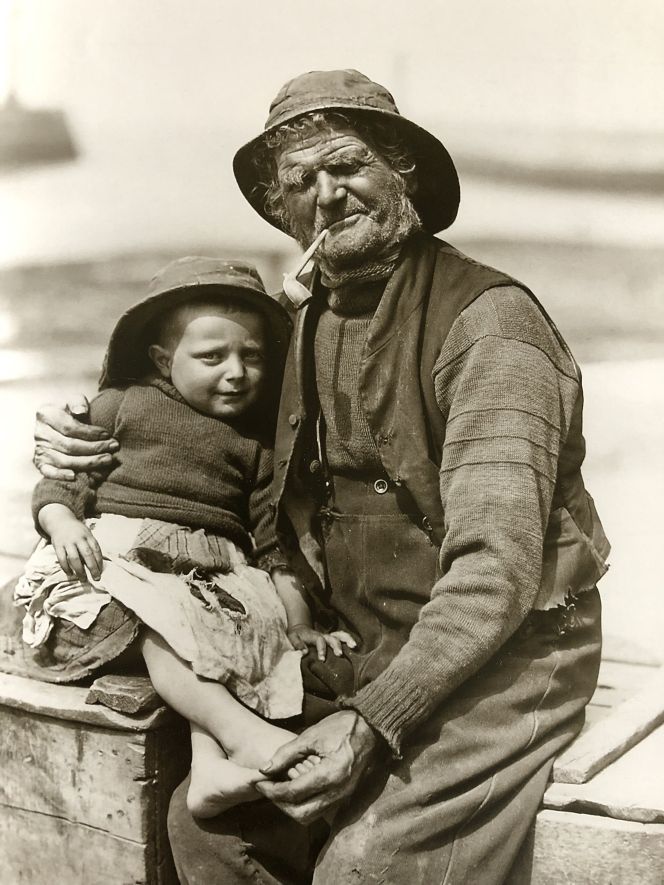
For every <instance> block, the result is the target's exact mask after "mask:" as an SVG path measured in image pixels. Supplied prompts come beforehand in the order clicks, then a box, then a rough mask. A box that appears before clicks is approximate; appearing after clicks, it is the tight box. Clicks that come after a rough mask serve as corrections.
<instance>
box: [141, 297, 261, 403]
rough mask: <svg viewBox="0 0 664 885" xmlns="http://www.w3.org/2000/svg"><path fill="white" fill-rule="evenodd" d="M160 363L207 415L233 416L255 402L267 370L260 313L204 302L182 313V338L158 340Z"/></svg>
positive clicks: (190, 401) (183, 392)
mask: <svg viewBox="0 0 664 885" xmlns="http://www.w3.org/2000/svg"><path fill="white" fill-rule="evenodd" d="M155 347H156V350H158V351H161V354H159V355H157V354H155V353H152V354H151V355H152V358H153V360H154V361H155V363H156V365H157V368H158V369H159V371H160V372H161V374H162V375H164V376H165V377H170V380H171V383H172V384H173V386H174V387H175V388H176V390H178V391H179V393H180V394H181V395H182V396H183V397H184V399H185V400H186V401H187V402H188V403H189V405H190V406H193V408H194V409H197V410H198V411H199V412H203V413H204V414H206V415H211V416H212V417H214V418H222V419H232V418H236V417H237V416H239V415H241V414H242V413H243V412H245V411H246V410H247V409H248V408H249V407H250V406H252V405H253V404H254V403H255V402H256V400H257V399H258V396H259V394H260V391H261V384H262V381H263V376H264V374H265V336H264V332H263V321H262V318H261V317H260V316H259V315H257V314H255V313H252V312H251V311H244V310H240V309H237V310H232V311H230V312H227V313H224V309H223V308H222V307H221V306H220V307H218V308H214V307H212V308H205V309H204V310H202V311H194V312H192V313H190V314H189V315H186V316H185V317H183V330H182V335H181V337H180V339H179V341H178V342H177V343H175V344H173V345H172V346H171V347H170V348H164V347H159V346H155Z"/></svg>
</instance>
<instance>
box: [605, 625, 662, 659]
mask: <svg viewBox="0 0 664 885" xmlns="http://www.w3.org/2000/svg"><path fill="white" fill-rule="evenodd" d="M602 660H606V661H621V662H622V663H625V664H645V665H646V666H648V667H661V666H662V664H663V663H664V660H662V656H661V655H659V656H657V655H656V654H655V653H654V652H652V651H651V650H650V649H648V648H644V647H643V646H642V645H640V644H639V643H636V642H634V641H633V640H631V639H628V638H627V637H625V636H615V635H612V634H610V633H609V634H605V635H604V637H603V639H602Z"/></svg>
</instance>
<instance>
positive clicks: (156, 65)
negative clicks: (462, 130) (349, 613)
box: [5, 0, 664, 138]
mask: <svg viewBox="0 0 664 885" xmlns="http://www.w3.org/2000/svg"><path fill="white" fill-rule="evenodd" d="M5 6H7V2H6V0H5ZM14 7H15V10H16V13H15V29H14V35H15V45H16V48H17V58H16V78H17V80H18V83H19V87H20V90H21V93H22V95H24V97H25V98H26V100H27V99H29V100H31V101H34V102H44V103H58V104H64V105H65V106H66V107H67V108H68V109H69V110H70V112H71V113H72V115H74V116H75V118H76V121H77V123H78V125H79V126H80V127H83V128H84V129H85V130H86V131H87V132H89V135H90V138H93V137H94V134H95V132H96V131H99V130H100V129H106V128H107V127H112V128H114V129H115V130H116V131H117V128H118V127H122V128H125V127H128V126H132V127H134V126H138V127H140V128H144V129H146V130H147V129H150V128H153V127H155V126H166V127H167V128H168V129H177V128H178V127H180V126H182V125H189V126H196V127H198V126H201V125H202V124H203V122H204V121H205V119H206V118H207V120H208V125H209V120H210V119H214V121H215V123H217V124H218V123H219V122H220V121H221V120H226V122H227V123H229V122H230V123H231V126H232V127H233V128H236V127H237V128H239V129H242V130H246V132H247V134H248V135H249V134H252V133H253V131H254V130H255V128H256V126H257V125H260V124H262V122H263V120H264V117H265V113H266V109H267V106H268V104H269V101H270V100H271V98H272V97H273V95H274V93H275V91H276V89H277V88H278V87H279V85H280V84H281V83H282V82H284V81H285V80H286V79H288V78H290V77H291V76H293V75H295V74H297V73H299V72H301V71H303V70H311V69H314V68H334V67H357V68H359V69H361V70H363V71H365V72H366V73H368V74H369V75H370V76H372V77H373V78H374V79H378V80H379V81H383V82H384V83H385V84H386V85H388V86H389V87H391V88H392V89H393V91H394V92H395V95H396V97H397V100H398V102H399V104H400V105H401V110H402V112H406V113H411V114H413V115H415V116H418V117H419V118H420V119H422V118H423V117H435V118H438V119H441V120H443V121H448V122H450V123H451V124H455V123H465V122H476V123H481V124H487V125H493V124H496V125H501V126H503V125H507V124H511V123H514V124H518V125H523V124H526V125H527V124H533V125H537V126H544V127H549V128H556V127H560V126H562V127H565V128H575V127H581V128H593V127H596V128H601V129H608V130H612V129H624V128H628V129H640V128H643V129H646V130H648V129H652V128H653V127H657V128H661V129H664V120H663V115H662V113H661V95H662V84H663V83H664V52H663V51H662V46H664V11H663V10H664V4H663V3H662V2H661V0H438V2H434V0H409V2H404V0H398V2H394V0H375V2H374V0H332V2H331V0H285V2H284V0H281V2H268V0H264V2H257V0H241V2H229V0H225V2H224V0H15V2H14ZM5 79H6V78H5Z"/></svg>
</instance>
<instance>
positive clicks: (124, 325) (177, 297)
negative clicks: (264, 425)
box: [99, 256, 291, 389]
mask: <svg viewBox="0 0 664 885" xmlns="http://www.w3.org/2000/svg"><path fill="white" fill-rule="evenodd" d="M229 298H231V299H232V300H233V301H234V302H236V303H237V302H240V303H241V304H242V303H243V304H246V306H247V309H248V310H252V311H256V312H257V313H260V314H262V315H263V317H264V318H265V324H266V341H267V345H268V348H269V351H270V357H271V363H272V365H271V369H273V371H271V372H270V373H269V375H270V377H273V378H276V379H279V381H280V379H281V370H282V368H283V364H284V362H285V358H286V351H287V349H288V342H289V339H290V332H291V321H290V318H289V316H288V314H287V312H286V310H285V309H284V308H283V307H282V306H281V304H279V302H278V301H277V300H276V298H273V297H272V296H271V295H268V294H267V292H266V291H265V287H264V285H263V281H262V280H261V278H260V275H259V273H258V271H257V270H256V268H255V267H254V266H253V265H251V264H246V263H245V262H243V261H239V260H227V259H224V258H206V257H201V256H188V257H186V258H178V259H177V260H176V261H171V263H170V264H167V265H166V267H164V268H162V269H161V270H160V271H159V272H158V273H157V274H155V276H154V277H153V278H152V280H151V281H150V286H149V289H148V295H147V297H146V298H143V300H142V301H139V302H138V303H137V304H134V305H133V306H132V307H130V308H129V309H128V310H127V311H125V313H124V314H123V315H122V316H121V317H120V319H119V320H118V322H117V323H116V326H115V328H114V329H113V332H112V333H111V337H110V340H109V342H108V350H107V351H106V358H105V360H104V368H103V370H102V375H101V378H100V381H99V387H100V389H103V388H105V387H126V386H127V385H128V384H132V383H135V382H138V381H140V380H142V379H143V378H145V377H146V376H147V375H149V374H150V373H151V372H153V371H154V364H153V363H152V361H151V359H150V357H149V355H148V345H149V344H152V343H153V339H152V338H151V333H154V324H155V323H156V322H157V321H159V320H160V319H161V318H162V317H163V316H165V315H166V313H168V312H170V311H171V310H173V309H174V308H176V307H179V306H180V305H182V304H186V303H188V302H193V301H209V302H211V301H219V303H220V304H221V305H223V304H224V303H227V302H228V300H229Z"/></svg>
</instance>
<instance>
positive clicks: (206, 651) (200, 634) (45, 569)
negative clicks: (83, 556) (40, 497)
mask: <svg viewBox="0 0 664 885" xmlns="http://www.w3.org/2000/svg"><path fill="white" fill-rule="evenodd" d="M143 522H144V521H143V520H141V519H130V518H128V517H124V516H117V515H114V514H108V515H103V516H101V517H99V518H98V519H96V520H88V521H87V525H88V526H89V527H90V529H91V530H92V532H93V534H94V535H95V537H96V539H97V541H98V543H99V546H100V547H101V549H102V552H103V554H104V569H103V571H102V575H101V579H100V580H99V581H93V580H92V579H91V578H90V579H89V580H88V581H86V582H79V581H72V580H71V579H69V578H67V577H66V576H65V575H64V573H63V572H62V571H61V570H60V567H59V565H58V564H57V558H56V557H55V551H54V550H53V547H52V546H51V545H50V544H40V547H39V548H38V549H37V550H36V551H35V553H34V554H33V556H32V557H31V558H30V561H29V562H28V566H26V572H25V575H24V578H23V579H21V581H20V582H19V585H20V590H19V588H18V587H17V592H16V594H15V598H16V602H17V604H23V605H26V604H27V609H26V619H25V620H24V636H28V637H33V643H34V642H36V644H39V642H40V641H41V642H43V641H45V638H46V637H47V636H48V632H50V629H51V626H50V625H49V624H48V623H47V622H49V621H50V624H52V622H53V618H54V617H67V618H68V619H69V620H73V617H72V614H74V613H75V609H76V606H79V607H80V608H81V609H85V611H84V612H82V613H80V614H79V615H76V616H77V617H79V620H80V618H86V619H87V623H88V626H89V624H91V623H93V622H94V619H95V617H96V616H97V614H98V612H99V610H100V609H101V607H102V606H103V605H104V604H106V602H108V601H109V600H110V599H111V598H113V599H116V600H118V602H120V603H122V604H123V605H124V606H126V607H127V608H129V609H131V610H132V611H133V612H135V613H136V615H137V616H138V617H139V618H140V620H141V621H143V623H145V624H147V625H148V626H149V627H150V628H152V629H153V630H154V631H155V632H157V633H159V634H160V635H161V636H162V637H163V638H164V639H165V641H166V642H167V643H168V645H169V646H170V647H171V648H172V649H173V650H174V651H175V652H176V654H178V655H179V656H180V657H181V658H183V660H185V661H188V662H189V663H190V664H191V667H192V669H193V670H194V672H196V673H197V674H198V675H199V676H203V677H205V678H207V679H212V680H215V681H218V682H222V683H223V684H224V685H226V686H227V688H228V689H229V690H230V691H232V692H233V693H234V694H235V695H236V696H237V697H238V698H239V699H240V700H241V701H242V702H243V703H244V704H246V706H248V707H250V708H251V709H253V710H256V711H257V712H259V713H260V714H261V715H263V716H266V717H267V718H270V719H285V718H288V717H290V716H295V715H297V714H298V713H299V712H300V711H301V709H302V699H303V688H302V677H301V674H300V659H301V656H302V652H300V651H296V650H295V649H294V648H293V647H292V645H291V644H290V642H289V640H288V637H287V635H286V626H287V622H286V613H285V610H284V607H283V604H282V602H281V600H280V599H279V596H278V595H277V592H276V589H275V587H274V584H273V583H272V580H271V578H270V576H269V575H268V574H267V572H264V571H262V570H260V569H256V568H253V567H252V566H250V565H248V564H247V562H246V559H245V556H244V554H243V553H242V551H241V550H240V549H239V548H237V547H235V545H233V544H231V542H228V543H229V551H230V560H231V562H230V565H231V569H230V571H229V572H227V573H222V572H219V571H214V572H206V573H205V574H204V575H201V574H199V573H197V572H196V570H193V571H191V572H190V573H189V574H187V575H174V574H167V573H157V572H153V571H151V570H150V569H148V568H146V567H145V566H144V565H142V564H140V563H139V562H135V561H132V560H131V559H127V558H126V555H127V554H128V553H129V551H131V549H132V547H133V542H134V540H135V539H136V537H137V535H138V533H139V531H140V530H141V528H142V526H143ZM49 567H50V570H49ZM28 576H30V577H28ZM63 578H64V580H63ZM51 598H54V605H55V606H58V605H59V606H60V608H59V610H58V609H56V610H55V611H54V610H53V606H52V605H51V603H50V600H51ZM102 598H103V599H104V601H103V602H102ZM42 600H43V601H42ZM63 605H64V606H65V608H64V609H63V608H62V606H63ZM95 606H98V607H97V608H96V610H95ZM60 612H63V613H60ZM28 619H30V620H28ZM75 623H77V622H76V621H75ZM26 625H27V626H26ZM79 626H81V623H79ZM83 629H85V627H83ZM42 637H43V638H42ZM26 641H28V639H26ZM33 643H30V644H33Z"/></svg>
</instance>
